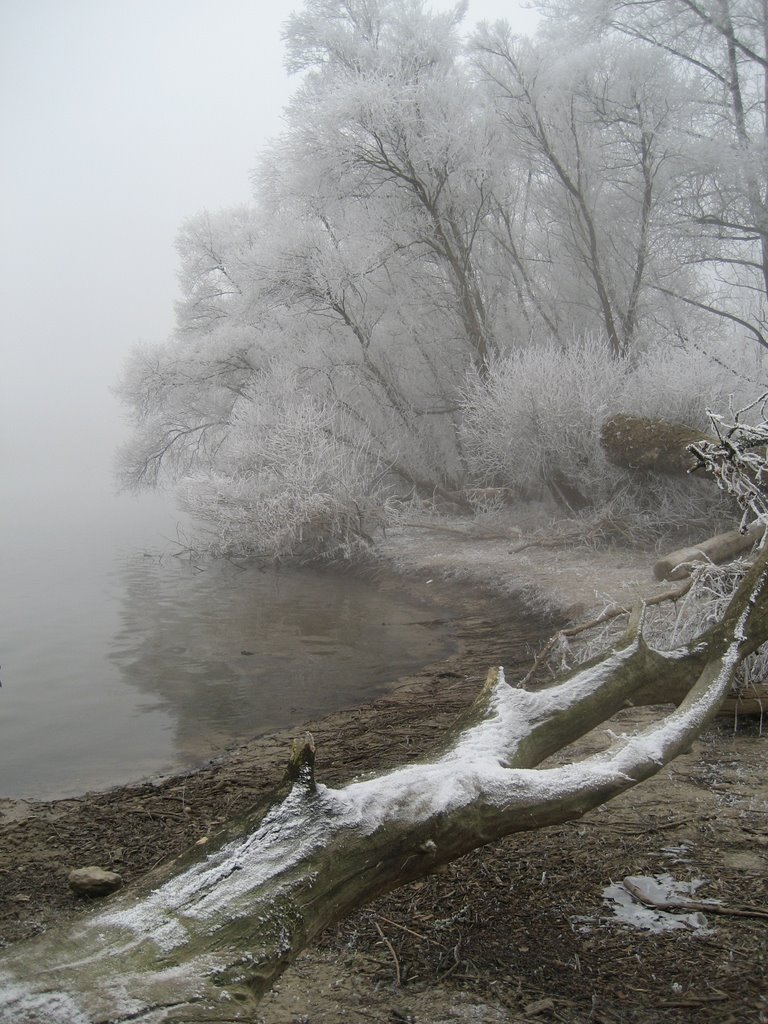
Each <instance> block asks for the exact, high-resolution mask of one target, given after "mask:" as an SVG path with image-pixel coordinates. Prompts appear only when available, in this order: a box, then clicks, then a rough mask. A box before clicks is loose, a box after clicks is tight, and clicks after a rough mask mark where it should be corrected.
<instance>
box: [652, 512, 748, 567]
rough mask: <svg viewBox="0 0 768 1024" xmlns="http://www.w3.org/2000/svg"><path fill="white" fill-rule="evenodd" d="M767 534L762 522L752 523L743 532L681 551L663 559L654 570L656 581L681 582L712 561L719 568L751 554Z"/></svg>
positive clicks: (715, 538) (722, 534)
mask: <svg viewBox="0 0 768 1024" xmlns="http://www.w3.org/2000/svg"><path fill="white" fill-rule="evenodd" d="M764 533H765V527H764V526H763V525H762V524H761V523H753V524H752V526H750V527H749V529H747V530H745V531H744V533H742V532H741V531H740V530H729V532H728V533H718V534H717V536H715V537H710V538H709V539H708V540H705V541H702V542H701V544H697V545H695V546H693V547H688V548H679V549H678V550H677V551H672V552H670V554H668V555H665V556H664V558H660V559H659V561H658V562H656V564H655V565H654V567H653V574H654V576H655V577H656V579H657V580H682V579H684V578H685V577H686V576H690V574H691V567H692V566H693V565H695V564H696V563H701V562H712V563H713V564H715V565H719V564H720V563H721V562H728V561H730V560H731V559H732V558H735V557H736V556H737V555H740V554H742V553H743V552H744V551H749V550H750V549H751V548H753V547H754V545H755V544H757V542H758V541H759V540H760V538H761V537H762V536H763V534H764Z"/></svg>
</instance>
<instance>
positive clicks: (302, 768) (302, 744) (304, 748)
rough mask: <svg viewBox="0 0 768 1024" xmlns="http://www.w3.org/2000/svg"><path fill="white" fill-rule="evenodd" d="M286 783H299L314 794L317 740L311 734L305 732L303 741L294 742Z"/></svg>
mask: <svg viewBox="0 0 768 1024" xmlns="http://www.w3.org/2000/svg"><path fill="white" fill-rule="evenodd" d="M286 781H287V782H290V783H299V784H300V785H302V786H304V787H305V788H306V789H308V790H311V791H312V792H314V790H315V788H316V783H315V738H314V736H313V735H312V733H311V732H305V733H304V736H303V738H302V739H301V740H294V741H293V744H292V746H291V756H290V758H289V759H288V767H287V770H286Z"/></svg>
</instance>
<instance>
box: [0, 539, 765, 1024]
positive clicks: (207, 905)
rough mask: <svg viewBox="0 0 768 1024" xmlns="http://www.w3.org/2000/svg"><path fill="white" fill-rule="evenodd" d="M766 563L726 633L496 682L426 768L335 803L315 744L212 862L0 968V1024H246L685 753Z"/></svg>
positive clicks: (186, 863)
mask: <svg viewBox="0 0 768 1024" xmlns="http://www.w3.org/2000/svg"><path fill="white" fill-rule="evenodd" d="M767 587H768V553H766V552H765V551H762V552H761V553H760V555H759V557H758V559H757V560H756V562H755V565H754V566H752V567H751V569H750V570H749V571H748V573H747V575H746V577H745V579H744V582H743V583H742V585H741V586H740V588H739V590H738V591H737V593H736V595H735V597H734V599H733V601H732V602H731V604H730V605H729V607H728V609H727V611H726V613H725V614H724V616H723V618H722V620H721V621H720V622H719V623H718V624H717V625H716V626H714V627H713V628H711V629H710V630H708V631H707V632H706V633H704V634H702V635H701V636H700V637H697V638H696V640H695V641H694V642H692V643H691V644H689V645H688V646H686V647H685V648H681V649H680V650H678V651H675V652H672V653H670V654H661V653H659V652H656V651H653V650H651V649H650V648H648V647H647V645H646V644H645V643H644V641H643V639H642V631H641V619H642V616H638V622H637V625H636V627H635V628H633V630H632V633H631V635H629V636H628V638H627V641H626V643H625V644H624V645H623V646H621V647H620V648H619V649H617V650H615V651H611V652H609V653H607V654H606V655H604V656H602V657H601V658H598V659H595V660H594V661H593V662H591V663H589V664H588V665H585V666H582V667H581V668H580V669H578V670H577V671H575V672H573V673H570V674H569V675H568V676H566V677H565V678H564V679H562V680H561V681H559V682H557V683H555V684H553V685H551V686H548V687H547V688H545V689H542V690H538V691H535V692H531V691H527V690H523V689H519V688H512V687H510V686H508V685H507V683H506V682H505V681H504V675H503V671H502V670H501V669H494V670H492V671H491V672H490V674H489V676H488V680H487V682H486V685H485V687H484V689H483V691H482V692H481V693H480V695H479V697H478V699H477V701H476V702H475V704H474V705H473V707H472V708H471V709H470V711H469V712H468V713H467V715H466V716H465V718H464V720H463V721H462V722H460V723H458V724H457V726H456V727H455V728H454V729H453V730H452V731H451V733H450V735H449V736H447V737H446V741H445V745H444V747H443V749H442V751H440V752H438V753H436V754H435V755H434V756H433V757H432V759H431V760H430V761H429V762H427V763H418V764H413V765H409V766H407V767H403V768H400V769H396V770H394V771H391V772H388V773H386V774H384V775H381V776H378V777H374V778H369V779H366V780H362V781H355V782H352V783H350V784H349V785H347V786H346V787H344V788H343V789H338V790H335V789H330V788H327V787H325V786H322V785H320V784H318V783H317V782H316V780H315V772H314V761H315V751H314V745H313V743H312V741H311V738H310V737H307V738H306V739H305V742H304V744H303V745H302V746H300V747H298V748H296V749H295V750H294V753H293V756H292V759H291V763H290V767H289V772H288V775H287V777H286V781H285V783H284V786H283V789H282V792H281V793H279V794H278V795H277V796H276V798H275V800H273V802H272V803H271V804H270V805H269V806H268V807H267V808H266V809H264V808H261V809H256V810H254V811H253V812H251V813H250V814H248V815H246V816H245V817H244V818H243V819H241V820H240V821H238V822H236V823H235V824H233V825H232V826H231V828H229V829H228V830H227V831H226V832H225V833H224V834H223V835H222V836H221V837H220V839H219V840H218V841H217V843H216V844H213V848H212V849H209V848H208V847H207V846H206V847H205V848H204V850H203V851H201V850H200V849H198V850H196V851H195V852H193V853H190V854H188V855H186V856H185V857H182V858H180V859H178V860H176V861H174V862H172V863H171V864H169V865H167V866H166V867H164V868H163V869H161V870H159V871H157V872H155V873H153V874H151V875H150V876H148V878H147V879H146V880H145V881H144V882H143V883H142V884H140V885H138V886H136V887H135V889H134V890H133V891H126V892H124V893H121V894H118V895H116V896H114V897H112V898H110V899H109V901H108V902H107V903H105V904H104V905H103V906H102V907H101V908H99V909H97V910H95V911H93V912H91V913H89V914H87V915H85V916H84V917H81V918H78V919H75V920H74V921H72V922H71V923H69V924H67V925H65V926H64V927H62V928H60V929H57V930H53V931H51V932H49V933H46V934H45V935H43V936H41V937H40V938H38V939H35V940H33V941H31V942H29V943H25V944H23V945H20V946H18V947H17V948H15V949H14V948H11V949H9V950H8V951H6V952H5V953H4V954H3V955H2V957H1V958H0V1021H2V1022H3V1024H106V1022H107V1021H110V1022H123V1021H129V1020H130V1021H141V1022H143V1024H159V1022H161V1021H175V1022H182V1021H183V1022H194V1021H196V1022H202V1021H207V1022H213V1021H235V1020H244V1021H247V1020H252V1019H253V1013H254V1010H255V1006H256V1004H257V1003H258V1001H259V999H260V997H261V996H262V995H263V994H264V993H265V992H266V991H268V989H269V988H270V987H271V986H272V985H273V984H274V982H275V980H276V979H277V978H278V977H279V975H280V974H281V973H282V971H283V970H284V969H285V968H286V966H287V965H288V964H289V963H290V962H291V960H292V959H293V958H294V957H295V956H296V954H297V953H298V952H299V951H300V950H301V949H302V948H303V947H305V946H306V945H307V944H308V943H309V942H311V941H312V939H313V938H314V937H315V936H316V935H317V934H318V933H319V932H320V931H321V930H322V929H323V928H325V927H326V926H327V925H329V924H332V923H333V922H335V921H338V920H340V919H341V918H343V917H345V916H346V915H348V914H349V913H350V912H351V911H353V910H354V909H356V908H357V907H359V906H361V905H362V904H364V903H365V902H367V901H368V900H371V899H372V898H374V897H375V896H377V895H379V894H381V893H384V892H387V891H389V890H391V889H394V888H396V887H397V886H400V885H403V884H404V883H406V882H409V881H411V880H413V879H416V878H419V877H421V876H423V875H425V874H428V873H429V872H431V871H434V870H435V868H436V867H438V866H439V865H441V864H445V863H447V862H448V861H451V860H453V859H455V858H456V857H458V856H460V855H461V854H464V853H466V852H468V851H469V850H472V849H474V848H476V847H478V846H482V845H484V844H485V843H489V842H492V841H493V840H495V839H498V838H500V837H502V836H505V835H509V834H511V833H514V832H520V831H525V830H531V829H538V828H543V827H545V826H548V825H553V824H558V823H561V822H565V821H568V820H571V819H573V818H578V817H580V816H581V815H583V814H585V813H586V812H587V811H589V810H590V809H592V808H594V807H596V806H598V805H599V804H602V803H604V802H605V801H607V800H609V799H611V798H612V797H614V796H616V795H617V794H619V793H621V792H623V791H624V790H626V789H628V788H629V787H631V786H634V785H635V784H636V783H638V782H640V781H641V780H642V779H645V778H647V777H648V776H650V775H652V774H654V773H655V772H657V771H658V770H659V769H660V768H661V767H662V765H664V764H666V763H667V762H668V761H669V760H671V759H672V758H673V757H675V756H676V755H677V754H678V753H679V752H681V751H682V750H685V749H686V748H687V747H688V746H689V745H690V743H691V740H692V739H693V738H694V737H695V736H696V735H697V734H698V732H699V731H700V730H701V729H702V728H703V727H704V726H705V725H706V724H707V723H708V722H709V721H710V720H711V719H712V717H713V716H714V715H715V714H716V713H717V711H718V708H719V707H720V705H721V703H722V701H723V699H724V697H725V696H726V694H727V693H728V690H729V688H730V684H731V680H732V678H733V673H734V671H735V669H736V667H737V666H738V664H739V662H740V660H741V659H742V658H743V657H744V656H746V655H747V654H749V653H751V652H752V651H753V650H755V649H756V647H757V646H759V644H760V643H761V642H762V639H763V638H764V637H765V636H766V635H767V633H768V599H767V598H766V588H767ZM660 699H661V700H666V701H668V702H679V703H680V706H679V707H678V708H677V709H676V710H674V711H672V712H671V713H670V714H669V715H667V717H666V718H663V719H662V720H661V721H660V722H659V723H658V724H656V725H654V726H653V727H652V728H650V729H648V730H646V731H645V732H643V733H640V734H638V735H636V736H629V737H627V736H623V737H619V738H617V739H616V740H615V741H614V743H613V745H612V746H611V747H610V748H609V749H608V750H607V751H604V752H602V753H600V754H598V755H594V756H592V757H589V758H587V759H585V760H583V761H580V762H577V763H571V764H565V765H563V766H559V767H554V768H548V769H544V770H542V769H538V768H537V767H536V766H537V765H539V764H540V763H541V762H542V761H543V760H544V759H545V758H546V757H547V756H548V755H549V754H551V753H552V752H554V751H556V750H558V749H561V748H562V747H564V746H566V745H567V744H568V743H570V742H571V741H573V740H574V739H577V738H578V737H579V736H581V735H583V734H584V733H585V732H587V731H588V730H590V729H591V728H593V727H594V726H596V725H598V724H599V723H600V722H602V721H604V720H605V719H606V718H607V717H609V716H610V715H611V714H613V713H614V712H616V711H618V710H619V709H620V708H621V707H624V706H626V705H627V704H630V703H634V704H637V703H644V702H645V703H657V702H658V701H659V700H660Z"/></svg>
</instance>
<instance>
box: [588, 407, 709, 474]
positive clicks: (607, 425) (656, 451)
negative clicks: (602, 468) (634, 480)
mask: <svg viewBox="0 0 768 1024" xmlns="http://www.w3.org/2000/svg"><path fill="white" fill-rule="evenodd" d="M702 440H708V438H706V436H705V435H704V434H703V432H702V431H697V430H694V429H693V428H691V427H688V426H686V425H685V424H684V423H669V422H667V421H666V420H658V419H648V418H647V417H644V416H627V415H625V414H624V413H619V414H617V415H615V416H611V417H610V419H607V420H606V421H605V422H604V423H603V425H602V427H601V428H600V444H601V445H602V448H603V451H604V452H605V454H606V457H607V458H608V460H609V462H612V463H613V464H614V465H615V466H621V468H622V469H630V470H638V471H641V472H653V473H664V474H665V475H669V476H686V475H687V474H688V473H690V472H691V470H693V469H695V468H696V465H697V463H696V459H695V457H694V456H693V455H691V453H690V451H689V450H688V447H689V445H691V444H696V443H697V442H700V441H702Z"/></svg>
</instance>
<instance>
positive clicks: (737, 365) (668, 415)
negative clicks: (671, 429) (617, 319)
mask: <svg viewBox="0 0 768 1024" xmlns="http://www.w3.org/2000/svg"><path fill="white" fill-rule="evenodd" d="M759 357H760V353H759V351H757V350H756V348H755V346H750V347H748V348H746V347H744V346H736V345H734V347H733V348H732V349H730V350H728V351H726V352H723V353H722V355H718V354H717V353H716V352H710V351H707V350H706V349H705V348H702V347H699V346H690V345H688V346H685V345H679V346H672V345H661V344H657V345H654V346H652V347H651V348H649V349H648V350H647V351H646V352H644V353H643V354H642V355H641V357H640V358H639V359H638V361H637V362H636V363H635V365H633V366H632V368H631V371H630V372H629V373H628V374H627V375H626V378H625V381H624V387H623V389H622V392H621V395H620V397H619V401H620V403H621V411H622V412H625V413H628V414H630V415H636V416H647V417H649V418H651V419H661V420H666V421H668V422H670V423H684V424H686V425H687V426H689V427H694V428H695V429H697V430H708V429H709V419H708V416H707V411H708V410H719V409H726V408H727V407H728V403H729V400H730V398H731V397H732V396H733V398H734V400H735V401H736V404H737V405H741V404H747V403H748V402H749V401H751V400H752V398H753V397H754V396H755V393H756V389H761V390H762V387H763V386H762V385H761V384H760V381H759V376H760V373H761V369H760V365H759V361H758V360H759Z"/></svg>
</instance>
